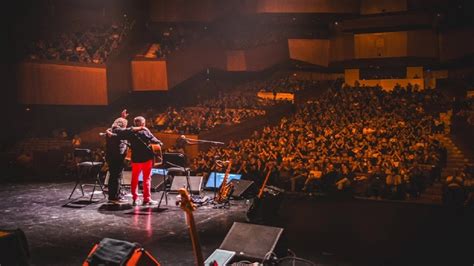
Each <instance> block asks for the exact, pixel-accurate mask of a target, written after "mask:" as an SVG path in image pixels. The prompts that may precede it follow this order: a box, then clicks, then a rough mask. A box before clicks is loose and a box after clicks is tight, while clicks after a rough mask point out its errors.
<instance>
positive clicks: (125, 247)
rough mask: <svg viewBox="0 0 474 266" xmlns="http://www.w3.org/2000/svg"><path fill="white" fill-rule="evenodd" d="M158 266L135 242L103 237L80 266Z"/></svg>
mask: <svg viewBox="0 0 474 266" xmlns="http://www.w3.org/2000/svg"><path fill="white" fill-rule="evenodd" d="M93 265H125V266H135V265H140V266H159V265H160V263H159V262H158V261H157V260H156V259H155V258H154V257H153V256H152V255H151V254H150V253H149V252H148V251H146V250H145V249H144V248H142V247H141V246H140V245H139V244H137V243H131V242H127V241H123V240H117V239H112V238H104V239H102V240H101V241H100V243H99V244H96V245H94V247H93V248H92V250H91V252H90V253H89V255H88V256H87V259H86V260H85V261H84V263H83V264H82V266H93Z"/></svg>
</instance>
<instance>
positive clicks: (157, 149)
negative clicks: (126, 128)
mask: <svg viewBox="0 0 474 266" xmlns="http://www.w3.org/2000/svg"><path fill="white" fill-rule="evenodd" d="M150 146H151V149H152V151H153V154H154V158H153V167H157V166H160V165H162V164H163V153H162V151H161V146H160V145H158V144H151V145H150Z"/></svg>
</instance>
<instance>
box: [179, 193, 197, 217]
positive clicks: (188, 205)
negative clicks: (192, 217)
mask: <svg viewBox="0 0 474 266" xmlns="http://www.w3.org/2000/svg"><path fill="white" fill-rule="evenodd" d="M178 193H179V195H180V196H181V201H180V202H179V207H181V209H183V211H185V212H192V211H194V210H195V209H196V206H194V203H193V202H192V200H191V196H189V193H188V191H187V190H186V189H184V188H180V189H179V190H178Z"/></svg>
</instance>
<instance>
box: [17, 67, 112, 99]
mask: <svg viewBox="0 0 474 266" xmlns="http://www.w3.org/2000/svg"><path fill="white" fill-rule="evenodd" d="M18 67H19V69H18V72H17V73H18V77H17V78H18V99H19V102H20V103H22V104H51V105H107V104H108V96H107V75H106V68H105V67H92V66H80V65H63V64H53V63H49V62H28V61H25V62H22V63H20V64H19V66H18Z"/></svg>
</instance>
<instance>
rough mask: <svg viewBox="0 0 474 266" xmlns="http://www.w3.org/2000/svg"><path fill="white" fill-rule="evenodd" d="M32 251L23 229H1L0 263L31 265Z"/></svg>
mask: <svg viewBox="0 0 474 266" xmlns="http://www.w3.org/2000/svg"><path fill="white" fill-rule="evenodd" d="M29 258H30V252H29V249H28V242H27V240H26V236H25V233H24V232H23V231H22V230H21V229H16V230H0V265H30V263H29Z"/></svg>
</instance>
